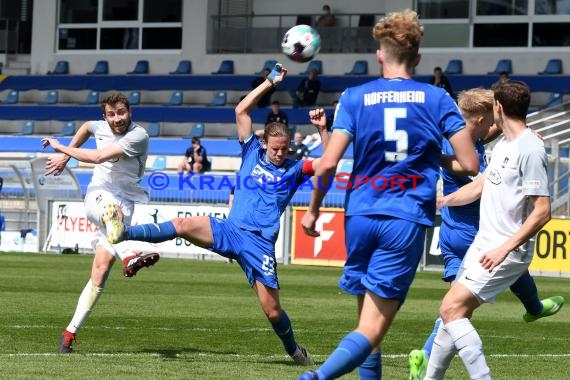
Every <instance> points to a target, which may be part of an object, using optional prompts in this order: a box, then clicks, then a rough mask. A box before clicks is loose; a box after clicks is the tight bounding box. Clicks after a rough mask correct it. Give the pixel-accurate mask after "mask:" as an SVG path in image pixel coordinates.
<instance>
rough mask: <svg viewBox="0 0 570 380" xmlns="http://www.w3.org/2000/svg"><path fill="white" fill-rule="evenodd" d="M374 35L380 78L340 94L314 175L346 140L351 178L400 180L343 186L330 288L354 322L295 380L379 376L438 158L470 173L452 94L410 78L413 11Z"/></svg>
mask: <svg viewBox="0 0 570 380" xmlns="http://www.w3.org/2000/svg"><path fill="white" fill-rule="evenodd" d="M373 35H374V38H375V39H376V40H377V41H379V45H380V46H379V48H378V50H377V52H376V56H377V59H378V62H379V63H380V65H381V67H382V78H379V79H376V80H374V81H371V82H368V83H365V84H363V85H360V86H358V87H353V88H349V89H347V90H345V91H344V93H343V94H342V96H341V98H340V101H339V105H338V107H337V110H336V114H335V118H334V123H333V132H332V136H331V139H330V142H329V145H328V147H327V148H326V150H325V151H324V154H323V156H322V157H321V161H320V163H319V164H318V165H317V168H316V171H315V175H316V176H323V178H328V176H330V175H333V174H334V171H335V168H336V166H337V163H338V161H339V160H340V159H341V158H342V156H343V154H344V152H345V150H346V149H347V147H348V145H349V144H350V143H351V142H352V144H353V150H354V167H353V171H352V173H351V177H350V179H351V182H352V183H354V181H355V179H356V178H374V177H375V176H383V177H385V178H388V179H390V178H394V179H396V178H407V179H409V180H407V181H405V182H403V184H402V185H400V186H393V187H389V188H385V189H383V190H378V188H375V186H374V185H373V184H371V183H367V184H364V185H360V186H359V187H358V188H356V187H353V188H351V189H348V190H347V193H346V200H345V236H346V250H347V261H346V263H345V266H344V271H343V275H342V276H341V278H340V281H339V285H340V288H341V289H343V290H344V291H346V292H348V293H349V294H352V295H355V296H357V306H358V310H359V312H358V317H359V321H358V326H357V328H356V329H355V330H354V331H353V332H351V333H349V334H348V335H346V336H345V337H344V338H343V339H342V341H341V342H340V343H339V345H338V347H337V349H336V350H335V351H334V352H333V353H332V354H331V355H330V356H329V357H328V359H327V360H326V361H325V362H324V363H323V364H322V365H321V366H320V367H319V368H318V369H317V370H316V371H308V372H305V373H303V374H302V375H301V376H300V377H299V379H303V380H310V379H334V378H337V377H340V376H342V375H343V374H346V373H348V372H350V371H352V370H353V369H355V368H357V367H358V371H359V377H360V379H379V378H380V377H381V376H382V366H381V354H380V343H381V342H382V340H383V338H384V336H385V335H386V333H387V331H388V329H389V327H390V325H391V323H392V321H393V319H394V317H395V315H396V312H397V311H398V309H399V307H400V306H401V305H402V303H403V302H404V300H405V298H406V295H407V292H408V289H409V287H410V285H411V283H412V281H413V279H414V275H415V273H416V270H417V266H418V264H419V261H420V258H421V256H422V253H423V245H424V241H425V230H426V228H427V227H429V226H433V222H434V218H435V211H436V204H435V199H436V185H437V178H438V174H439V168H440V165H443V166H445V167H447V168H449V169H452V168H453V169H454V170H461V171H463V172H464V173H467V174H468V175H475V174H477V173H478V171H479V162H478V160H477V155H476V154H475V151H474V150H473V144H472V143H471V138H470V136H469V134H468V132H467V131H466V130H465V129H464V127H465V123H464V120H463V117H462V116H461V113H460V112H459V109H458V108H457V105H456V104H455V102H454V101H453V99H452V98H451V97H450V96H449V95H448V94H447V92H445V90H443V89H441V88H437V87H434V86H431V85H429V84H427V83H420V82H416V81H414V80H413V79H411V72H412V70H413V68H414V67H415V66H416V65H417V64H418V62H419V60H420V56H419V54H418V50H419V46H420V41H421V38H422V35H423V27H422V26H421V25H420V22H419V19H418V16H417V14H416V12H414V11H411V10H405V11H403V12H396V13H391V14H389V15H387V16H386V18H384V19H383V20H381V21H380V22H378V23H377V24H376V25H375V26H374V30H373ZM443 138H447V139H448V140H449V141H450V142H451V145H452V146H453V149H454V150H455V152H456V157H455V158H454V157H445V158H444V157H442V154H441V144H442V140H443ZM357 176H359V177H357ZM362 176H363V177H362ZM418 177H419V179H417V178H418ZM400 183H401V182H400ZM322 187H323V189H316V190H314V191H313V194H312V198H311V203H310V205H309V210H308V211H307V213H306V214H305V215H304V216H303V219H302V222H301V223H302V226H303V229H304V230H305V232H306V233H307V234H309V235H311V236H318V232H317V231H315V225H316V221H317V219H318V217H319V207H320V205H321V203H322V200H323V198H324V196H325V194H326V190H325V188H326V187H327V186H326V185H325V186H322Z"/></svg>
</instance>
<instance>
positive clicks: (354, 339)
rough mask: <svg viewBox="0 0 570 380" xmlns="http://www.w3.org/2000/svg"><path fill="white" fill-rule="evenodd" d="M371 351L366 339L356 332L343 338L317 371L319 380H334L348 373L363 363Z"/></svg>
mask: <svg viewBox="0 0 570 380" xmlns="http://www.w3.org/2000/svg"><path fill="white" fill-rule="evenodd" d="M371 351H372V345H371V344H370V342H369V341H368V339H367V338H366V337H365V336H364V335H362V334H361V333H359V332H357V331H353V332H351V333H350V334H348V335H347V336H345V337H344V338H343V339H342V340H341V341H340V343H339V344H338V347H337V348H336V350H334V351H333V353H332V354H331V355H330V356H329V357H328V359H327V360H326V361H325V362H324V363H323V365H321V366H320V367H319V369H317V371H316V372H317V375H318V376H319V379H336V378H337V377H341V376H342V375H344V374H345V373H349V372H350V371H352V370H353V369H355V368H356V367H358V366H359V365H361V364H362V362H364V359H366V357H367V356H368V355H369V354H370V352H371Z"/></svg>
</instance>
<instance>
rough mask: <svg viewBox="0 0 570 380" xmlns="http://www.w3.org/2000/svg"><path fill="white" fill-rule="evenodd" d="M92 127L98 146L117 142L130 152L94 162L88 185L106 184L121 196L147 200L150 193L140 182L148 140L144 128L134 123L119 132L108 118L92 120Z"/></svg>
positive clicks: (116, 143) (105, 186) (142, 200)
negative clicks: (119, 134) (115, 157)
mask: <svg viewBox="0 0 570 380" xmlns="http://www.w3.org/2000/svg"><path fill="white" fill-rule="evenodd" d="M89 130H90V132H91V133H92V134H93V136H94V137H95V141H96V144H97V149H101V148H105V147H106V146H109V145H110V144H115V145H117V146H118V147H119V148H120V149H121V150H122V151H123V153H124V154H125V156H127V157H124V158H123V157H121V158H117V159H112V160H109V161H106V162H103V163H101V164H97V165H95V168H94V169H93V177H92V178H91V183H90V184H89V188H94V187H97V188H103V189H106V190H108V191H110V192H112V193H113V194H114V195H115V196H117V197H120V198H125V199H129V200H132V201H134V202H140V203H146V202H148V194H147V193H146V192H145V191H144V190H143V189H142V188H141V186H140V181H141V180H142V178H143V175H144V169H145V166H146V159H147V151H148V140H149V138H148V134H147V133H146V131H145V130H144V128H142V127H141V126H139V125H137V124H135V123H131V125H130V126H129V128H128V130H127V133H126V134H124V135H122V136H117V135H115V134H113V131H112V130H111V127H110V126H109V124H108V123H107V122H106V121H105V120H98V121H93V122H91V125H90V127H89Z"/></svg>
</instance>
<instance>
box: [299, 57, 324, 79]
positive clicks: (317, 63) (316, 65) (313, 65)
mask: <svg viewBox="0 0 570 380" xmlns="http://www.w3.org/2000/svg"><path fill="white" fill-rule="evenodd" d="M313 69H315V70H317V74H319V75H321V74H322V73H323V61H321V60H318V59H313V60H312V61H311V62H309V64H308V65H307V69H306V70H305V71H303V72H300V73H299V75H308V74H309V73H310V72H311V70H313Z"/></svg>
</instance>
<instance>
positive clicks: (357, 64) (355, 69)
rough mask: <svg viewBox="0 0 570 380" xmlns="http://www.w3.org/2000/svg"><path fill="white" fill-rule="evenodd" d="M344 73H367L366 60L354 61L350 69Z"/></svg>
mask: <svg viewBox="0 0 570 380" xmlns="http://www.w3.org/2000/svg"><path fill="white" fill-rule="evenodd" d="M344 75H368V61H364V60H358V61H354V65H353V66H352V69H351V70H350V71H349V72H347V73H344Z"/></svg>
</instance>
